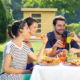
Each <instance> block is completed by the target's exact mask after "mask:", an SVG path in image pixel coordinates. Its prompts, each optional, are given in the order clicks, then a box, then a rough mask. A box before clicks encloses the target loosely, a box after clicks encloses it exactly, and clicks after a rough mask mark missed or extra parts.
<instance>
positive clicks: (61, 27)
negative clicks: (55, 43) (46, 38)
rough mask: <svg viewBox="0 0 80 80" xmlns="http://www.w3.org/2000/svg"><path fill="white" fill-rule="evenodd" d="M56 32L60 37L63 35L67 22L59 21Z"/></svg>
mask: <svg viewBox="0 0 80 80" xmlns="http://www.w3.org/2000/svg"><path fill="white" fill-rule="evenodd" d="M54 30H55V32H56V33H57V34H58V35H62V34H63V32H64V31H65V21H62V20H57V22H56V25H55V26H54Z"/></svg>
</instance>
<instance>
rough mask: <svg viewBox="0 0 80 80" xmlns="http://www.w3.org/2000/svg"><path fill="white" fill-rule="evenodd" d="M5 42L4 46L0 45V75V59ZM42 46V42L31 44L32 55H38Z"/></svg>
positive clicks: (0, 63)
mask: <svg viewBox="0 0 80 80" xmlns="http://www.w3.org/2000/svg"><path fill="white" fill-rule="evenodd" d="M8 41H9V40H8ZM6 42H7V41H6ZM6 42H5V43H4V44H1V45H0V73H1V67H2V58H3V57H2V56H3V51H4V47H5V45H6ZM42 45H43V43H42V42H32V47H33V49H34V53H35V54H38V53H39V51H40V49H41V47H42ZM34 64H36V61H34Z"/></svg>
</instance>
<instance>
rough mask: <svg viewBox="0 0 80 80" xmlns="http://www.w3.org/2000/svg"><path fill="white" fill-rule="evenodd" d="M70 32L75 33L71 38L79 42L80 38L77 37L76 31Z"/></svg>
mask: <svg viewBox="0 0 80 80" xmlns="http://www.w3.org/2000/svg"><path fill="white" fill-rule="evenodd" d="M70 34H73V35H74V36H73V37H69V38H70V39H72V40H74V41H77V42H79V38H78V37H77V35H76V34H75V33H74V32H71V33H70Z"/></svg>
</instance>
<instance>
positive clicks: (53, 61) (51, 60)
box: [39, 57, 60, 66]
mask: <svg viewBox="0 0 80 80" xmlns="http://www.w3.org/2000/svg"><path fill="white" fill-rule="evenodd" d="M39 63H41V65H44V66H52V65H58V64H59V63H60V60H59V59H58V58H53V57H45V59H41V60H40V61H39Z"/></svg>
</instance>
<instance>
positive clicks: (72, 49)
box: [69, 48, 78, 53]
mask: <svg viewBox="0 0 80 80" xmlns="http://www.w3.org/2000/svg"><path fill="white" fill-rule="evenodd" d="M69 52H70V53H78V49H76V48H71V49H70V50H69Z"/></svg>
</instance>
